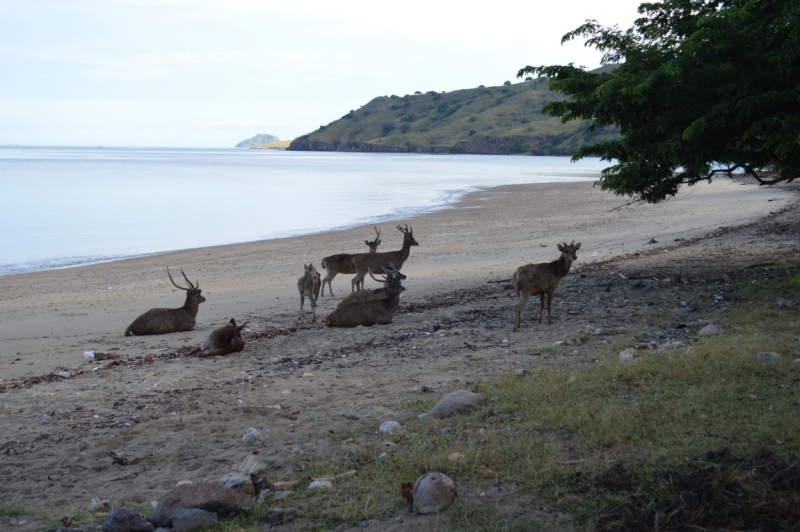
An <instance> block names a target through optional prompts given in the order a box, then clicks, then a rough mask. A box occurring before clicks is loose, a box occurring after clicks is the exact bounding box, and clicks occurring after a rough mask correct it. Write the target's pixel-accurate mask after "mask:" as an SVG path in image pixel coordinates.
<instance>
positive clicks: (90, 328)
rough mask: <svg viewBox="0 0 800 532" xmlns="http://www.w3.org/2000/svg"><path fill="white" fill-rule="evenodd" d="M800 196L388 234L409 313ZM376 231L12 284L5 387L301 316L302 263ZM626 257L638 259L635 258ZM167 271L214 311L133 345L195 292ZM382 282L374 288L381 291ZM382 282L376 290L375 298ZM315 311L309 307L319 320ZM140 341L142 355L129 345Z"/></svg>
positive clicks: (722, 194) (440, 217)
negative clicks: (422, 301)
mask: <svg viewBox="0 0 800 532" xmlns="http://www.w3.org/2000/svg"><path fill="white" fill-rule="evenodd" d="M792 192H793V189H788V188H784V189H776V188H773V189H764V188H759V187H756V186H753V185H741V184H739V183H736V182H730V181H721V180H719V181H716V182H715V183H714V184H712V185H708V184H700V185H697V186H696V187H694V189H693V190H690V191H686V192H684V193H682V194H680V195H679V196H678V197H677V198H676V199H674V200H671V201H668V202H666V203H663V204H659V205H643V206H631V207H626V208H624V209H621V210H619V211H612V210H611V209H612V208H613V207H616V206H619V205H621V204H622V203H624V200H623V199H622V198H619V197H615V196H611V195H610V194H606V193H603V192H601V191H600V190H599V189H595V188H593V187H592V184H591V183H587V182H582V183H581V182H574V183H561V184H529V185H504V186H499V187H491V188H484V189H481V190H476V191H471V192H469V193H467V194H464V195H463V196H462V197H461V198H460V199H459V200H458V201H455V202H454V203H453V204H452V205H451V206H450V207H445V208H440V209H438V210H436V211H433V212H427V213H422V214H419V215H417V216H413V217H411V218H409V219H403V220H397V219H395V220H391V224H390V223H389V220H387V221H385V222H382V227H381V229H382V235H381V238H382V239H383V241H384V242H383V244H382V246H381V248H380V251H390V250H393V249H396V248H398V247H399V244H400V242H401V235H400V233H399V232H397V231H396V230H393V226H394V225H396V224H397V223H400V224H406V223H407V224H408V225H409V226H410V227H412V228H413V230H414V236H415V237H416V238H417V240H418V241H419V242H420V246H419V247H414V248H412V251H411V255H410V257H409V260H408V261H407V263H406V265H405V266H404V268H403V271H404V272H405V273H406V274H407V275H408V279H407V281H406V282H405V286H406V288H407V291H406V292H405V294H406V301H412V302H413V301H414V300H417V299H419V298H422V297H429V296H431V295H435V294H442V293H445V292H449V291H452V290H458V289H460V288H472V287H475V286H479V285H481V284H484V283H485V282H486V281H487V280H489V279H497V278H506V277H510V275H511V274H512V273H513V271H514V270H515V269H516V268H517V267H518V266H520V265H522V264H525V263H528V262H543V261H549V260H553V259H554V258H556V257H555V255H556V253H557V251H556V250H555V244H556V243H557V242H561V241H564V240H566V241H570V240H573V239H575V241H576V242H582V243H583V246H582V248H581V253H579V255H578V261H577V262H576V267H582V266H584V265H586V264H591V263H592V261H604V260H607V259H609V258H612V257H615V256H621V255H623V254H625V253H628V252H631V251H636V250H642V249H650V248H647V247H644V246H646V243H647V242H648V241H649V240H650V238H654V237H655V238H656V239H657V240H659V241H660V242H662V243H664V244H666V243H669V242H671V241H673V240H674V239H676V238H679V237H680V238H686V239H688V238H692V237H695V236H700V235H703V234H706V233H708V232H709V231H712V230H716V229H717V227H719V226H723V225H725V226H727V225H743V224H746V223H748V222H752V221H754V220H756V219H761V218H763V217H764V216H768V213H769V212H770V210H774V211H777V210H779V209H781V208H783V207H785V206H787V205H789V204H790V203H793V201H794V199H795V195H794V194H793V193H792ZM372 225H373V224H361V225H358V226H355V227H351V228H347V229H338V230H334V231H326V232H322V233H315V234H311V235H302V236H293V237H284V238H279V239H273V240H262V241H257V242H251V243H240V244H226V245H221V246H212V247H204V248H195V249H190V250H181V251H173V252H165V253H159V254H156V255H147V256H141V257H135V258H128V259H123V260H119V261H113V262H105V263H101V264H94V265H87V266H78V267H72V268H64V269H58V270H46V271H38V272H30V273H22V274H13V275H7V276H2V277H0V293H2V294H3V299H2V301H0V339H2V341H3V344H2V345H3V346H4V348H3V350H2V351H0V368H2V369H3V379H13V378H21V377H26V376H35V375H42V374H45V373H48V372H51V371H53V369H55V368H58V367H73V366H75V365H78V364H82V363H84V361H83V358H82V354H83V352H84V351H88V350H92V349H94V350H98V351H105V350H106V349H108V348H110V347H112V346H117V347H119V346H122V348H123V349H125V350H126V351H127V353H128V354H132V353H137V354H139V353H146V352H150V350H152V348H154V347H156V346H162V345H164V344H165V343H170V342H171V343H175V342H178V341H179V342H180V345H184V343H185V344H195V343H199V342H200V341H201V340H202V339H203V338H204V337H205V336H206V335H207V334H208V332H209V331H210V330H212V329H213V328H216V327H218V326H220V325H222V324H224V322H226V321H227V320H228V319H230V318H231V317H234V318H236V319H237V320H243V319H245V318H248V319H253V320H254V321H256V323H258V324H259V325H262V326H263V325H265V324H273V325H277V324H286V323H287V322H288V323H292V322H293V321H294V320H296V319H297V318H299V304H298V297H297V290H296V287H295V284H296V280H297V278H298V277H299V276H300V275H301V274H302V265H303V264H305V263H308V262H313V263H314V264H315V265H317V268H318V270H319V271H320V273H321V275H322V276H323V277H324V276H325V274H326V272H325V271H324V270H322V268H321V267H320V266H319V262H320V260H321V258H322V257H324V256H327V255H331V254H334V253H358V252H363V251H364V250H362V249H361V247H365V246H363V241H364V239H365V238H366V237H371V236H372V235H374V231H373V229H372ZM626 245H627V247H626ZM166 266H170V268H171V269H173V270H174V271H176V272H177V271H179V270H181V269H183V270H184V271H185V272H186V274H187V275H188V276H189V277H190V278H191V279H192V280H193V281H194V280H195V279H197V280H199V282H200V287H201V288H202V289H203V294H204V295H205V296H206V297H207V302H206V303H204V304H203V305H202V306H201V307H200V312H199V314H198V318H197V327H196V328H195V330H193V331H189V332H186V333H176V334H172V335H164V336H150V337H130V338H124V337H123V336H122V333H123V331H124V329H125V327H126V326H127V325H128V324H129V323H130V322H131V321H133V319H134V318H136V316H138V315H139V314H141V313H142V312H144V311H145V310H147V309H149V308H154V307H177V306H180V304H181V303H182V301H183V294H182V293H180V292H179V291H178V290H177V289H175V288H174V287H172V286H171V285H170V284H169V281H168V279H167V276H166ZM351 278H352V276H349V275H340V276H337V277H336V279H334V281H333V289H334V291H335V295H336V297H328V296H327V295H326V296H325V297H323V298H320V306H319V308H318V315H319V316H321V317H322V318H324V316H325V315H326V314H327V313H328V312H330V310H332V309H333V308H334V307H335V304H336V303H337V302H338V301H339V299H340V298H341V297H342V296H344V295H346V294H347V293H349V290H348V289H349V285H350V283H349V281H350V279H351ZM370 283H371V282H370ZM370 283H368V285H367V287H368V288H370ZM306 310H308V309H306ZM126 341H131V345H129V346H128V345H125V343H126Z"/></svg>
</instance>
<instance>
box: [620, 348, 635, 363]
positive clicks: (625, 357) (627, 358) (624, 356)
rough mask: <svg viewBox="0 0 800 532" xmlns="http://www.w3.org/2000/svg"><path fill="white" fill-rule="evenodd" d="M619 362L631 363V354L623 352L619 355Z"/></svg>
mask: <svg viewBox="0 0 800 532" xmlns="http://www.w3.org/2000/svg"><path fill="white" fill-rule="evenodd" d="M619 361H620V362H625V363H629V362H633V353H628V352H627V351H623V352H621V353H620V354H619Z"/></svg>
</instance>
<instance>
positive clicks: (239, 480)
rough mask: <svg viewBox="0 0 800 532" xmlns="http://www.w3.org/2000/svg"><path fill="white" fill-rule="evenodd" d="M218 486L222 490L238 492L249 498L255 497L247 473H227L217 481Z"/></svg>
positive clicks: (251, 482)
mask: <svg viewBox="0 0 800 532" xmlns="http://www.w3.org/2000/svg"><path fill="white" fill-rule="evenodd" d="M219 485H220V486H222V487H223V488H228V489H232V490H236V491H239V492H241V493H244V494H245V495H249V496H250V497H255V495H256V489H255V487H254V486H253V481H252V479H251V478H250V475H248V474H247V473H241V472H236V473H228V474H227V475H224V476H223V477H222V478H221V479H220V480H219Z"/></svg>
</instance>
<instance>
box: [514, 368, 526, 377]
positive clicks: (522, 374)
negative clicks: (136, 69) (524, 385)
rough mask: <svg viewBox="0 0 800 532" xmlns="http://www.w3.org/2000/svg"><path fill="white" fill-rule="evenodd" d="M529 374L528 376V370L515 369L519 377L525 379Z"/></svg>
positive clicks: (515, 373)
mask: <svg viewBox="0 0 800 532" xmlns="http://www.w3.org/2000/svg"><path fill="white" fill-rule="evenodd" d="M527 374H528V370H527V369H515V370H514V375H516V376H517V377H524V376H525V375H527Z"/></svg>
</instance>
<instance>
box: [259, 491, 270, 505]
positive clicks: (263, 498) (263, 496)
mask: <svg viewBox="0 0 800 532" xmlns="http://www.w3.org/2000/svg"><path fill="white" fill-rule="evenodd" d="M270 495H272V491H270V490H264V491H262V492H261V493H259V494H258V499H256V504H264V503H265V502H267V497H269V496H270Z"/></svg>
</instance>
